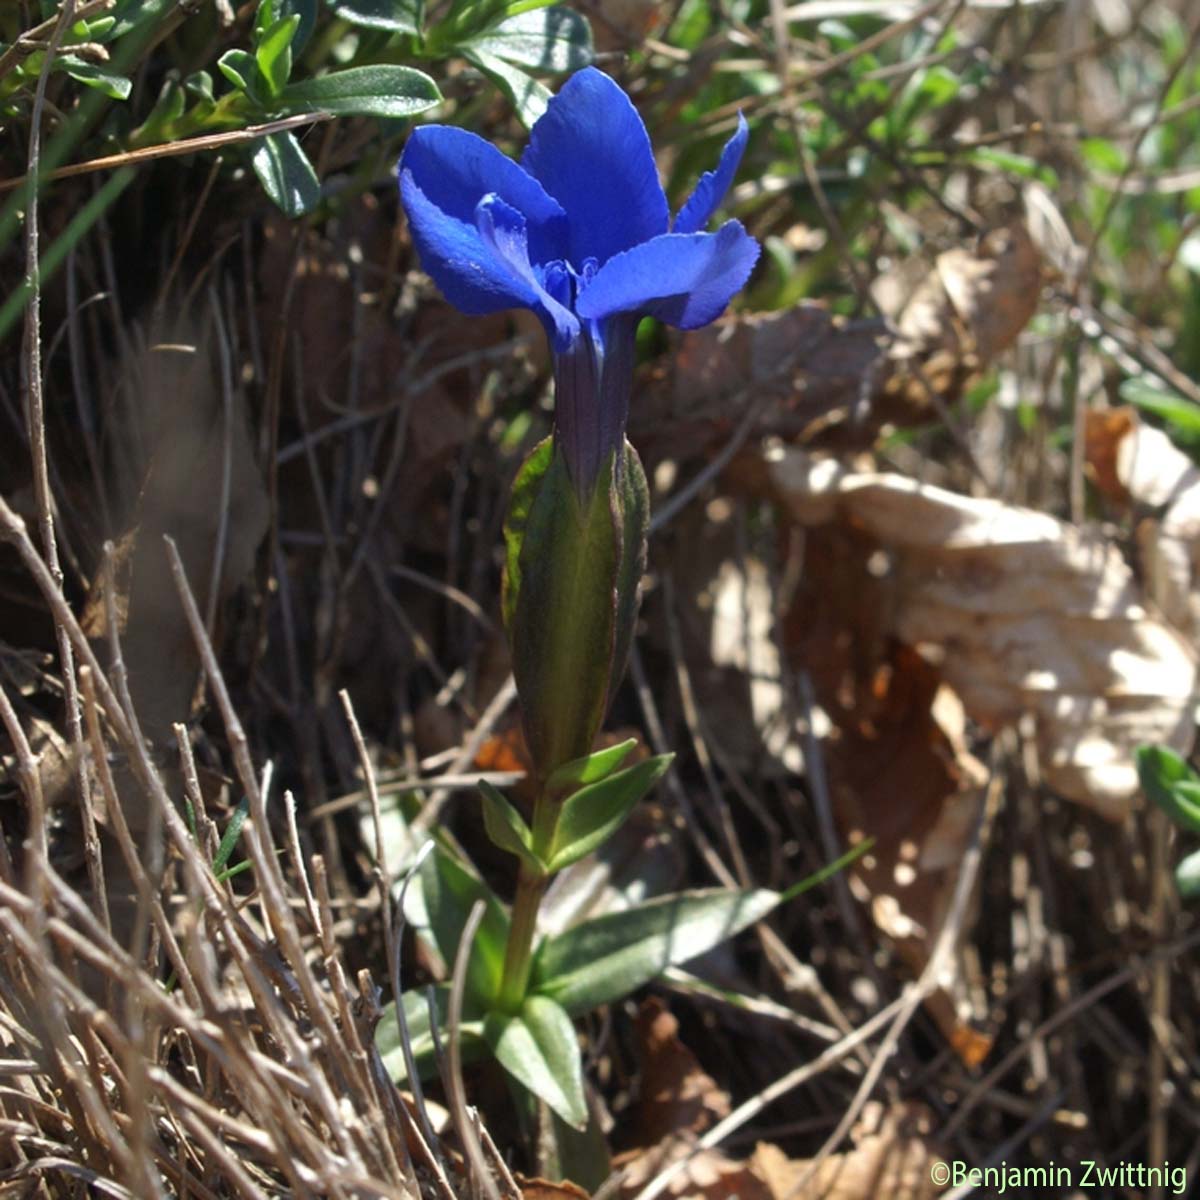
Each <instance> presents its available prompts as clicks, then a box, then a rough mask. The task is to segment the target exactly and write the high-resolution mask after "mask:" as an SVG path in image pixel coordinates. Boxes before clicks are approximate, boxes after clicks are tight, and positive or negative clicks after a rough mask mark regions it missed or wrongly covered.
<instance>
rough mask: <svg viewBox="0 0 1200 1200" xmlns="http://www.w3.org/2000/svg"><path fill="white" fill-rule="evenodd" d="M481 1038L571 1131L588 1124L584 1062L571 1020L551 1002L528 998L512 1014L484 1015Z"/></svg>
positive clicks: (509, 1071) (497, 1057) (504, 1066)
mask: <svg viewBox="0 0 1200 1200" xmlns="http://www.w3.org/2000/svg"><path fill="white" fill-rule="evenodd" d="M483 1036H484V1038H485V1039H486V1040H487V1043H488V1045H489V1046H491V1048H492V1053H493V1054H494V1055H495V1056H496V1061H497V1062H499V1064H500V1065H501V1066H502V1067H503V1068H504V1069H505V1070H506V1071H507V1072H508V1073H509V1074H510V1075H511V1076H512V1077H513V1078H514V1079H516V1080H517V1081H518V1082H519V1083H522V1084H524V1085H525V1087H527V1088H528V1089H529V1090H530V1091H531V1092H532V1093H533V1094H534V1095H535V1096H539V1097H541V1099H543V1100H545V1102H546V1103H547V1104H548V1105H549V1106H550V1107H551V1108H552V1109H553V1110H554V1111H555V1112H556V1113H558V1115H559V1116H560V1117H562V1119H563V1120H564V1121H566V1123H567V1124H568V1125H570V1126H571V1127H572V1128H573V1129H583V1128H584V1127H585V1126H586V1125H587V1119H588V1110H587V1100H586V1099H585V1097H584V1094H583V1062H582V1060H581V1058H580V1054H579V1042H578V1040H577V1039H576V1037H575V1029H574V1026H572V1024H571V1018H570V1017H569V1016H568V1015H567V1014H566V1012H564V1011H563V1009H562V1008H561V1007H560V1006H559V1005H558V1004H556V1003H555V1002H554V1001H553V1000H549V999H547V998H546V997H545V996H528V997H526V1000H525V1003H524V1004H523V1005H522V1006H521V1011H520V1012H519V1013H518V1014H516V1015H515V1016H513V1015H509V1014H507V1013H489V1014H488V1016H487V1018H486V1019H485V1021H484V1023H483Z"/></svg>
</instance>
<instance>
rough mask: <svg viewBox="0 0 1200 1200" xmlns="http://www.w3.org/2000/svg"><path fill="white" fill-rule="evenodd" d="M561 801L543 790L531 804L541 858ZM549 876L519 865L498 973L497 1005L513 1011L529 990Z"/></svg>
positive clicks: (547, 850)
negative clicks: (499, 974)
mask: <svg viewBox="0 0 1200 1200" xmlns="http://www.w3.org/2000/svg"><path fill="white" fill-rule="evenodd" d="M561 811H562V802H561V801H555V800H554V799H552V798H551V797H549V796H547V795H546V794H545V792H544V791H543V792H541V794H539V796H538V799H537V801H536V803H535V804H534V806H533V849H534V853H536V854H537V855H538V856H539V857H540V858H541V859H543V860H545V859H548V858H549V857H550V851H551V849H552V847H553V846H554V834H555V830H556V829H557V827H558V814H559V813H560V812H561ZM549 882H550V876H549V875H540V874H535V873H534V872H533V871H531V870H530V869H529V868H528V867H526V866H524V865H522V867H521V870H520V873H519V874H518V875H517V894H516V896H515V897H514V898H513V906H512V919H511V921H510V922H509V926H508V944H507V945H506V946H505V949H504V972H503V974H502V975H501V976H500V996H499V1002H500V1007H501V1008H502V1009H504V1010H505V1011H507V1012H516V1011H517V1010H518V1009H519V1008H520V1007H521V1004H522V1003H523V1002H524V1000H525V993H526V992H527V991H528V990H529V969H530V967H531V966H532V964H533V939H534V935H535V934H536V933H537V915H538V908H539V907H540V905H541V903H542V897H543V896H544V895H545V894H546V885H547V884H548V883H549Z"/></svg>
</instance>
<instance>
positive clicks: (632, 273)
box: [575, 221, 759, 329]
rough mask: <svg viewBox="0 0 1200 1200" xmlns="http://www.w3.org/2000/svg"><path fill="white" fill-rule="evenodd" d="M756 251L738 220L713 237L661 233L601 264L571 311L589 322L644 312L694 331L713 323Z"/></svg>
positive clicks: (746, 276)
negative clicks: (619, 314)
mask: <svg viewBox="0 0 1200 1200" xmlns="http://www.w3.org/2000/svg"><path fill="white" fill-rule="evenodd" d="M758 249H759V247H758V243H757V242H756V241H755V240H754V239H753V238H752V237H751V236H750V235H749V234H748V233H747V232H746V231H745V230H744V229H743V228H742V226H741V223H740V222H738V221H726V222H725V224H724V225H722V226H721V228H720V229H719V230H718V231H717V232H716V233H664V234H662V235H661V236H660V237H656V238H654V239H653V240H652V241H649V242H645V243H643V244H642V245H641V246H635V247H634V248H633V249H632V250H627V251H626V252H625V253H624V254H618V255H617V257H616V258H614V259H611V260H610V261H609V262H607V263H605V264H604V266H602V267H601V268H600V270H599V271H597V272H596V276H595V278H594V279H593V280H592V281H591V282H590V283H589V284H588V285H587V287H586V288H584V290H583V292H582V293H581V294H580V296H579V299H578V300H577V301H576V303H575V311H576V312H577V313H578V314H579V315H580V316H581V317H583V318H584V319H585V320H592V321H600V320H603V319H604V318H606V317H610V316H612V315H613V314H614V313H623V312H636V313H643V314H645V315H647V316H651V317H657V318H658V319H659V320H660V321H665V322H666V323H667V324H668V325H674V326H676V327H677V328H679V329H698V328H699V327H700V326H701V325H707V324H708V323H709V321H713V320H716V318H717V317H719V316H720V315H721V313H722V312H723V311H724V309H725V306H726V305H727V304H728V303H729V301H730V300H731V299H732V298H733V296H734V294H735V293H736V292H737V291H738V290H739V289H740V288H741V287H742V285H743V284H744V283H745V282H746V280H747V279H749V277H750V272H751V271H752V270H753V269H754V264H755V262H757V261H758Z"/></svg>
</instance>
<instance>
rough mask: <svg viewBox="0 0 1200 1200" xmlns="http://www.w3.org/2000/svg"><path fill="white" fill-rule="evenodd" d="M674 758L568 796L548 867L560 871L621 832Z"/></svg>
mask: <svg viewBox="0 0 1200 1200" xmlns="http://www.w3.org/2000/svg"><path fill="white" fill-rule="evenodd" d="M674 757H675V755H673V754H660V755H659V756H658V757H657V758H651V759H647V760H646V762H641V763H638V764H637V765H636V766H632V767H629V768H628V769H626V770H624V771H619V772H618V773H617V774H616V775H612V776H610V777H609V778H608V779H602V780H600V782H599V783H593V784H591V785H590V786H589V787H585V788H580V790H579V791H577V792H575V793H574V794H573V795H571V796H568V797H567V800H566V802H565V803H564V804H563V807H562V812H561V813H560V814H559V818H558V826H557V828H556V830H555V835H554V849H553V851H552V852H551V854H550V862H549V864H548V865H549V868H550V870H551V871H561V870H562V869H563V868H564V867H569V866H570V865H571V864H572V863H573V862H578V861H579V860H580V859H581V858H582V857H583V856H584V855H585V854H590V853H591V852H592V851H593V850H595V848H596V847H597V846H599V845H600V844H601V843H603V842H606V841H607V840H608V839H609V838H610V837H611V836H612V835H613V834H614V833H616V832H617V830H618V829H620V827H621V825H622V823H623V822H624V820H625V818H626V817H627V816H629V812H630V810H631V809H632V808H633V806H634V805H635V804H636V803H637V802H638V801H639V800H640V799H641V798H642V797H643V796H644V795H646V793H647V792H649V790H650V789H651V788H652V787H653V786H654V785H655V784H656V783H657V782H658V781H659V779H661V778H662V776H663V774H664V772H665V771H666V769H667V768H668V767H669V766H670V765H671V762H672V760H673V759H674Z"/></svg>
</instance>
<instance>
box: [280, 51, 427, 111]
mask: <svg viewBox="0 0 1200 1200" xmlns="http://www.w3.org/2000/svg"><path fill="white" fill-rule="evenodd" d="M441 99H442V94H441V92H439V91H438V86H437V84H436V83H434V81H433V80H432V79H430V78H429V76H428V75H426V74H425V72H424V71H417V70H415V69H414V68H412V67H398V66H394V65H391V64H388V63H379V64H376V65H374V66H367V67H348V68H347V69H346V70H345V71H333V72H331V73H330V74H328V75H320V76H318V77H317V78H316V79H304V80H301V81H300V82H299V83H292V84H289V85H288V86H287V87H286V88H284V89H283V92H282V94H281V95H280V98H279V103H280V104H281V105H282V106H283V107H284V108H285V109H286V110H287V111H288V112H292V113H301V112H314V113H315V112H327V113H332V114H333V115H334V116H335V117H355V116H361V117H411V116H414V115H415V114H416V113H420V112H424V111H425V110H426V109H427V108H432V107H433V106H434V105H435V104H438V103H440V101H441Z"/></svg>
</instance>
